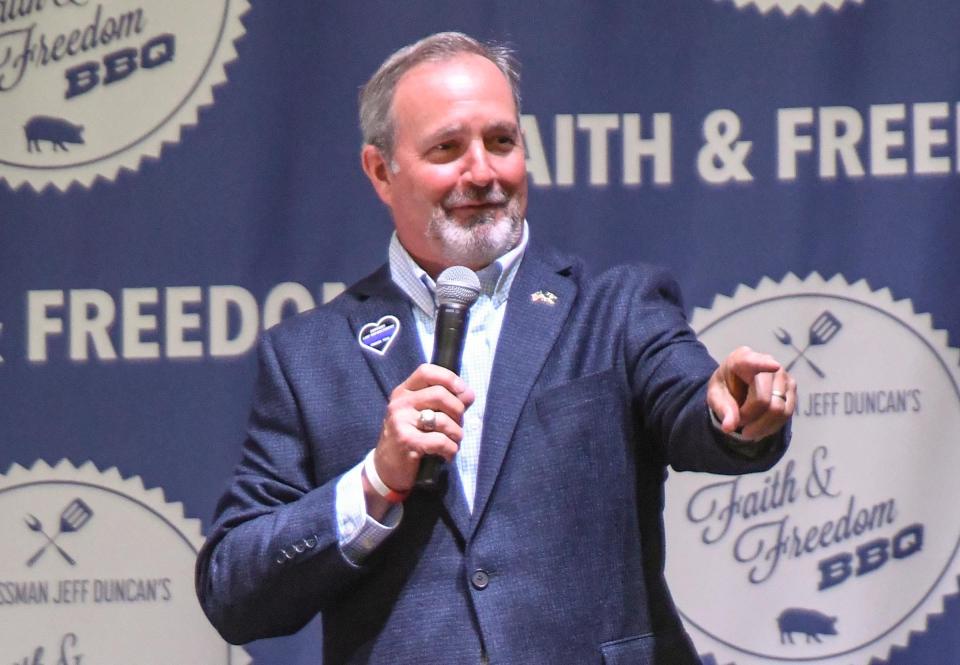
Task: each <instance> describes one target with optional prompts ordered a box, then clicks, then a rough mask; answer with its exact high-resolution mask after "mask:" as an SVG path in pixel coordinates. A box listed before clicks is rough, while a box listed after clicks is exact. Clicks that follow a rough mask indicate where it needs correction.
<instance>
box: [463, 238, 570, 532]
mask: <svg viewBox="0 0 960 665" xmlns="http://www.w3.org/2000/svg"><path fill="white" fill-rule="evenodd" d="M530 250H531V248H528V249H527V252H526V253H525V255H524V258H523V261H522V263H521V264H520V268H519V270H518V272H517V276H516V278H515V279H514V282H513V284H512V285H511V287H510V296H509V301H508V303H507V311H506V314H505V316H504V321H503V329H502V330H501V332H500V338H499V340H498V342H497V353H496V357H495V358H494V363H493V370H492V373H491V376H490V387H489V389H488V391H487V404H486V409H485V413H484V419H483V440H482V442H481V445H480V461H479V470H478V473H477V489H476V495H475V497H474V502H473V516H472V521H471V523H470V529H469V531H468V536H467V537H468V539H469V538H470V537H472V535H473V533H474V531H475V530H476V528H477V525H478V523H479V522H480V519H481V518H482V516H483V512H484V510H485V509H486V505H487V500H488V499H489V497H490V493H491V492H492V491H493V486H494V484H495V482H496V479H497V476H498V475H499V473H500V467H501V466H502V464H503V459H504V456H505V455H506V453H507V448H508V447H509V444H510V440H511V439H512V438H513V432H514V430H515V429H516V426H517V421H518V420H519V418H520V412H521V410H522V409H523V406H524V404H525V403H526V401H527V398H528V396H529V394H530V391H531V389H532V388H533V385H534V384H535V382H536V380H537V377H538V376H539V374H540V370H541V368H542V367H543V364H544V362H545V361H546V359H547V355H548V354H549V352H550V349H551V348H553V346H554V344H555V342H556V340H557V337H558V335H559V334H560V330H561V329H562V327H563V324H564V321H566V319H567V315H568V314H569V313H570V308H571V307H572V305H573V301H574V299H575V298H576V294H577V287H576V285H575V284H574V281H573V280H572V279H570V276H569V275H570V266H571V264H570V263H569V262H561V261H560V260H559V258H558V257H550V259H548V260H544V259H542V258H541V256H540V255H539V254H537V253H535V252H531V251H530Z"/></svg>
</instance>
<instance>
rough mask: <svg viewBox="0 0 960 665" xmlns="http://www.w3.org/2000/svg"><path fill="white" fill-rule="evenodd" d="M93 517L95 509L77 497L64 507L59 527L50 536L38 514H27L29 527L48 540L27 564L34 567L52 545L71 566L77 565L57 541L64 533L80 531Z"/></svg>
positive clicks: (26, 518)
mask: <svg viewBox="0 0 960 665" xmlns="http://www.w3.org/2000/svg"><path fill="white" fill-rule="evenodd" d="M91 517H93V510H92V509H91V508H90V506H88V505H87V504H86V503H85V502H84V501H83V499H80V498H76V499H74V500H73V501H71V502H70V503H68V504H67V507H66V508H64V509H63V512H61V513H60V526H59V529H58V530H57V532H56V533H55V534H54V535H53V536H50V535H49V534H48V533H47V532H46V531H44V529H43V523H42V522H41V521H40V520H39V519H37V517H36V516H34V515H31V514H27V516H26V517H25V518H24V520H23V521H24V522H25V523H26V525H27V528H28V529H30V530H31V531H33V532H35V533H37V534H39V535H40V536H42V537H43V538H44V539H46V541H47V542H45V543H44V544H43V547H41V548H40V549H38V550H37V551H36V552H34V553H33V556H31V557H30V558H29V559H28V560H27V566H28V567H33V565H34V564H35V563H37V561H39V560H40V557H42V556H43V554H44V552H46V551H47V550H48V549H50V548H51V547H53V548H55V549H56V550H57V552H59V553H60V556H61V557H63V559H64V561H66V562H67V563H69V564H70V565H71V566H75V565H77V562H76V560H75V559H74V558H73V557H72V556H70V555H69V554H67V552H66V551H64V549H63V548H62V547H60V545H59V544H58V543H57V540H58V539H59V538H60V536H62V535H63V534H66V533H74V532H76V531H79V530H80V529H81V528H83V526H84V525H85V524H86V523H87V522H89V521H90V518H91Z"/></svg>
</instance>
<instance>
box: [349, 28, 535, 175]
mask: <svg viewBox="0 0 960 665" xmlns="http://www.w3.org/2000/svg"><path fill="white" fill-rule="evenodd" d="M463 54H474V55H479V56H482V57H484V58H486V59H487V60H489V61H490V62H492V63H493V64H495V65H496V66H497V68H498V69H499V70H500V71H501V72H503V75H504V76H505V77H506V79H507V81H508V82H509V84H510V90H511V92H512V93H513V101H514V104H515V105H516V107H517V115H518V116H519V114H520V71H519V66H518V64H517V61H516V58H515V57H514V55H513V51H512V50H511V49H509V48H507V47H506V46H503V45H500V44H484V43H483V42H479V41H477V40H476V39H474V38H473V37H469V36H467V35H465V34H463V33H461V32H438V33H437V34H435V35H430V36H429V37H424V38H423V39H421V40H420V41H418V42H416V43H413V44H410V45H409V46H405V47H403V48H402V49H400V50H399V51H396V52H394V53H393V55H391V56H390V57H389V58H387V59H386V60H385V61H384V62H383V64H382V65H380V68H379V69H377V71H376V72H374V74H373V76H371V77H370V80H369V81H367V83H366V84H365V85H364V86H363V87H362V88H361V89H360V130H361V131H362V132H363V142H364V143H365V144H369V145H372V146H375V147H376V148H378V149H379V150H380V152H381V153H383V155H384V158H385V159H387V160H388V161H389V160H391V159H393V148H394V131H395V127H394V123H393V115H392V109H393V96H394V93H395V92H396V88H397V82H398V81H399V80H400V78H401V77H402V76H403V75H404V74H406V73H407V72H408V71H410V70H411V69H413V68H414V67H415V66H417V65H419V64H421V63H424V62H443V61H445V60H450V59H452V58H454V57H456V56H458V55H463Z"/></svg>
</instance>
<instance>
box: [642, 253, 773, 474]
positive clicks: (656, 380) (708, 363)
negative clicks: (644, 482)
mask: <svg viewBox="0 0 960 665" xmlns="http://www.w3.org/2000/svg"><path fill="white" fill-rule="evenodd" d="M629 308H630V309H629V314H628V317H627V320H628V324H627V330H626V333H625V335H626V345H625V346H626V350H627V351H626V352H627V358H626V363H627V370H628V373H629V376H630V380H631V382H632V389H633V397H634V405H635V409H636V410H637V412H638V413H640V414H641V419H642V423H641V426H642V427H643V429H644V430H645V432H646V433H647V434H648V436H647V437H645V439H646V440H649V441H653V442H655V443H654V445H655V446H656V454H657V456H658V457H659V458H660V459H661V460H662V461H663V463H665V464H669V465H670V466H672V467H673V468H674V469H676V470H678V471H685V470H689V471H705V472H710V473H720V474H737V473H748V472H752V471H763V470H766V469H768V468H770V467H772V466H773V465H774V464H775V463H776V462H777V461H778V460H779V459H780V458H781V457H782V456H783V454H784V452H785V450H786V446H787V442H788V441H789V438H790V429H789V425H787V426H785V427H784V428H783V429H781V431H780V432H778V433H777V434H774V435H772V436H770V437H767V438H766V439H764V440H762V441H758V442H756V443H754V444H749V443H748V444H742V443H739V442H738V441H736V440H735V439H732V438H730V437H728V436H726V435H725V434H724V433H723V432H721V431H720V430H718V429H717V428H716V427H714V425H713V423H712V422H711V418H710V412H709V408H708V407H707V398H706V391H707V382H708V380H709V378H710V375H711V374H712V373H713V371H714V370H715V369H716V367H717V363H716V361H715V360H714V359H713V358H712V357H711V356H710V354H709V352H708V351H707V350H706V348H705V347H704V346H703V345H702V344H701V343H700V342H699V341H698V340H697V338H696V334H695V333H694V332H693V330H692V329H691V328H690V326H689V325H688V324H687V320H686V316H685V315H684V312H683V305H682V302H681V297H680V289H679V286H678V285H677V283H676V281H675V280H674V279H673V278H672V277H670V276H669V275H668V274H667V273H666V272H664V271H659V270H655V271H653V272H652V273H650V275H649V278H646V279H645V278H641V279H639V280H637V281H635V288H634V290H633V293H632V297H631V302H630V305H629Z"/></svg>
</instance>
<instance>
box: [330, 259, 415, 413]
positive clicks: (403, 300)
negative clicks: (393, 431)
mask: <svg viewBox="0 0 960 665" xmlns="http://www.w3.org/2000/svg"><path fill="white" fill-rule="evenodd" d="M355 289H356V294H357V302H356V304H355V306H354V308H353V311H351V312H350V313H349V314H348V318H349V319H350V327H351V329H352V330H353V335H354V339H356V342H357V352H358V353H360V354H361V355H362V356H363V358H364V360H366V361H367V364H368V365H369V366H370V369H371V370H372V371H373V374H374V376H376V378H377V383H378V384H379V385H380V389H381V390H382V391H383V394H384V397H387V398H389V396H390V393H391V392H392V391H393V389H394V388H396V387H397V386H398V385H399V384H401V383H403V382H404V380H406V378H407V377H408V376H410V373H411V372H413V370H414V369H416V368H417V366H418V365H420V364H421V363H423V362H425V360H424V358H423V348H422V347H421V345H420V337H419V335H418V334H417V324H416V322H415V321H414V319H413V313H412V312H411V311H410V301H409V300H408V299H407V297H406V296H405V295H404V294H403V292H401V291H400V289H399V288H398V287H397V286H396V285H395V284H394V283H393V281H392V280H391V279H390V269H389V268H388V267H387V266H384V267H382V268H381V269H380V270H378V271H377V272H376V273H374V274H373V275H371V276H370V277H368V278H366V279H364V280H363V281H362V282H360V283H358V284H357V286H356V287H355ZM394 323H395V324H396V327H395V329H393V331H392V333H391V332H390V326H391V325H393V324H394ZM378 325H382V326H383V330H382V331H381V333H380V335H379V336H378V335H377V334H376V333H377V331H376V326H378ZM378 337H379V340H378Z"/></svg>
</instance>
